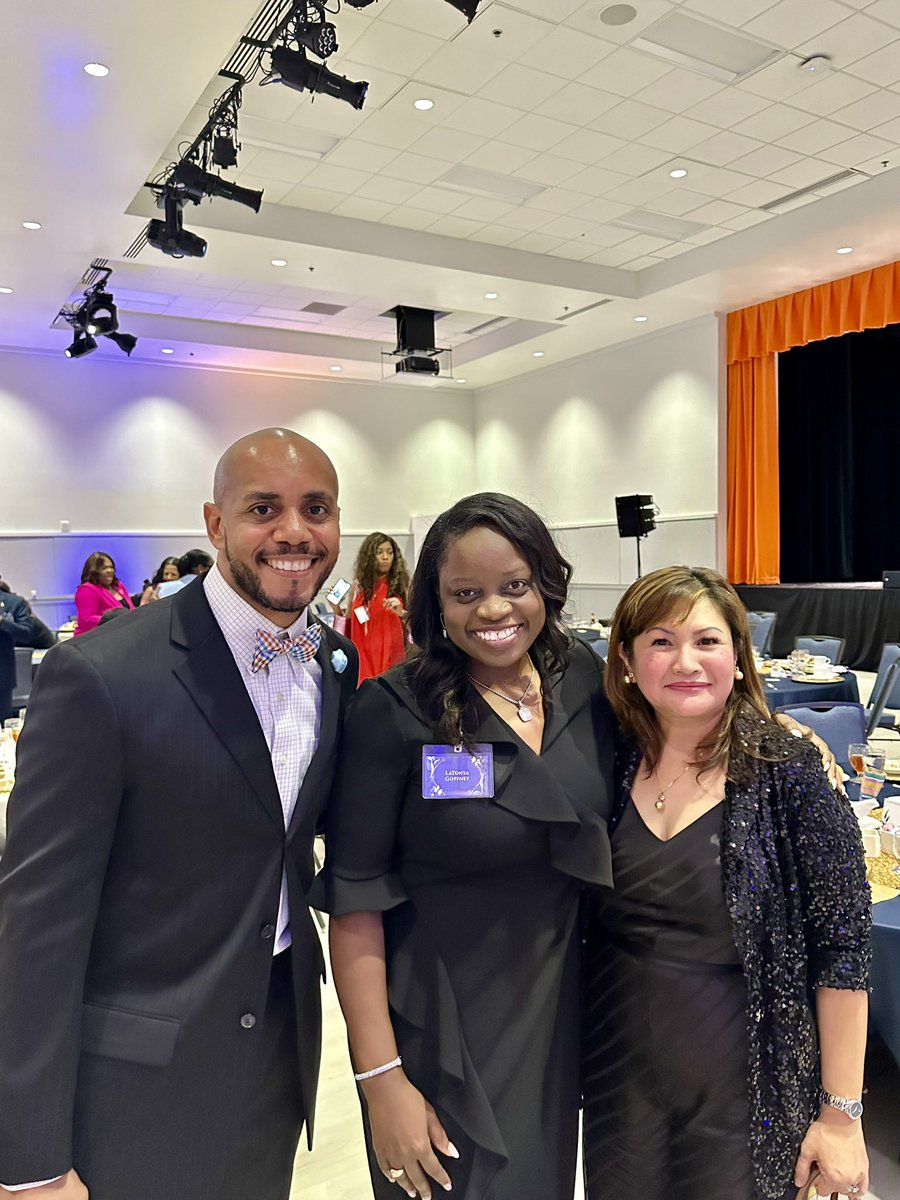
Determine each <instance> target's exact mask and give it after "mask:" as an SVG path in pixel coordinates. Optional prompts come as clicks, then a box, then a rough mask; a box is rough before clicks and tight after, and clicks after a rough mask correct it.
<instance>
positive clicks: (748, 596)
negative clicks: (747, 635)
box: [736, 582, 900, 671]
mask: <svg viewBox="0 0 900 1200" xmlns="http://www.w3.org/2000/svg"><path fill="white" fill-rule="evenodd" d="M736 590H737V593H738V595H739V596H740V598H741V599H742V600H743V602H744V604H745V605H746V606H747V608H748V609H750V610H751V611H752V612H760V611H764V612H774V613H778V620H777V621H776V622H775V637H774V641H773V644H772V650H773V653H774V654H775V655H776V657H778V658H781V657H783V656H784V655H786V654H789V653H790V651H791V650H792V649H793V648H794V638H796V637H797V636H799V635H803V634H830V635H832V636H833V637H842V638H843V639H844V642H845V646H844V662H845V663H846V665H847V666H848V667H853V668H854V669H855V670H858V671H877V670H878V663H879V660H880V659H881V650H882V647H883V646H884V644H885V642H900V588H884V587H882V585H881V583H880V582H879V583H780V584H777V585H758V584H749V583H742V584H738V585H737V587H736Z"/></svg>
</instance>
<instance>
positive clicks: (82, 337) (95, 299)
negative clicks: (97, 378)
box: [58, 259, 137, 358]
mask: <svg viewBox="0 0 900 1200" xmlns="http://www.w3.org/2000/svg"><path fill="white" fill-rule="evenodd" d="M100 262H101V263H102V262H103V260H102V259H101V260H100ZM92 275H96V276H97V279H96V280H95V282H94V283H92V284H91V286H90V287H88V288H87V289H86V290H85V293H84V299H83V300H82V301H81V303H80V304H67V305H64V306H63V307H62V308H61V309H60V311H59V314H58V315H59V316H60V317H62V319H63V320H64V321H66V322H67V324H69V325H70V326H71V327H72V329H73V330H74V335H75V336H74V338H73V341H72V344H71V346H69V347H68V348H67V350H66V358H84V356H85V355H87V354H93V352H94V351H95V350H96V349H97V338H98V337H106V338H109V339H110V341H112V342H115V344H116V345H117V346H118V347H119V349H120V350H121V351H122V352H123V354H127V355H129V356H130V354H131V352H132V350H133V349H134V348H135V346H136V345H137V338H136V337H134V335H133V334H130V333H120V332H119V313H118V309H117V308H116V302H115V298H114V297H113V294H112V292H111V291H110V290H109V288H108V286H107V285H108V284H109V277H110V275H112V267H107V266H101V265H100V264H99V263H92V264H91V272H90V274H89V275H87V276H86V277H85V278H91V276H92ZM84 281H85V280H84V279H82V282H84Z"/></svg>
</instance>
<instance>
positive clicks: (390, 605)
mask: <svg viewBox="0 0 900 1200" xmlns="http://www.w3.org/2000/svg"><path fill="white" fill-rule="evenodd" d="M384 607H385V608H386V609H387V610H388V612H392V613H393V614H394V616H395V617H405V616H406V610H405V609H404V607H403V602H402V601H401V600H400V599H399V597H397V596H388V598H387V599H386V600H385V602H384Z"/></svg>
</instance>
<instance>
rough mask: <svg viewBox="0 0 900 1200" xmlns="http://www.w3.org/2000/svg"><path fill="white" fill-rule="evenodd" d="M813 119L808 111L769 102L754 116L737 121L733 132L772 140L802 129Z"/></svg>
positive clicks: (768, 140)
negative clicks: (767, 105) (766, 106)
mask: <svg viewBox="0 0 900 1200" xmlns="http://www.w3.org/2000/svg"><path fill="white" fill-rule="evenodd" d="M812 121H813V117H812V116H811V114H810V113H805V112H800V111H799V109H796V108H789V107H788V106H787V105H786V104H770V105H769V107H768V108H764V109H763V110H762V112H759V113H757V114H756V116H755V117H748V118H747V120H746V121H739V122H738V124H737V125H735V126H734V132H735V133H743V134H744V135H745V136H746V137H752V138H758V139H759V140H760V141H761V142H774V141H777V139H778V138H781V137H784V136H785V135H786V134H789V133H793V132H794V131H795V130H796V129H802V128H803V126H804V125H809V124H811V123H812Z"/></svg>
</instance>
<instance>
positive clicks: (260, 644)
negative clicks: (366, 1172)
mask: <svg viewBox="0 0 900 1200" xmlns="http://www.w3.org/2000/svg"><path fill="white" fill-rule="evenodd" d="M321 640H322V629H321V626H319V625H311V626H310V627H309V629H307V630H306V632H305V633H301V634H298V636H297V637H295V638H289V637H283V638H280V637H275V636H274V634H271V633H269V632H268V631H267V630H265V629H257V631H256V653H255V654H254V655H253V662H252V663H251V664H250V670H251V671H261V670H262V668H263V667H267V666H268V665H269V663H270V662H272V660H273V659H275V658H277V657H278V655H279V654H290V655H291V657H292V658H299V659H300V661H301V662H309V660H310V659H311V658H314V657H315V655H316V652H317V651H318V649H319V643H320V642H321Z"/></svg>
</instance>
